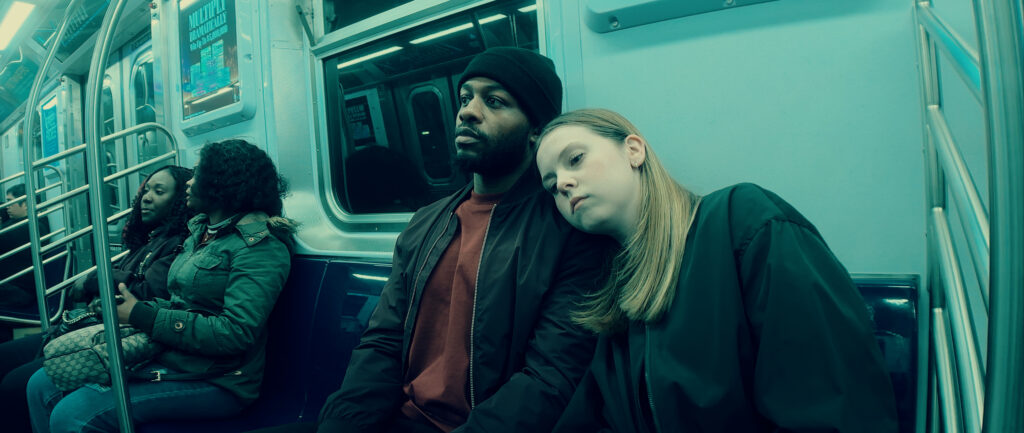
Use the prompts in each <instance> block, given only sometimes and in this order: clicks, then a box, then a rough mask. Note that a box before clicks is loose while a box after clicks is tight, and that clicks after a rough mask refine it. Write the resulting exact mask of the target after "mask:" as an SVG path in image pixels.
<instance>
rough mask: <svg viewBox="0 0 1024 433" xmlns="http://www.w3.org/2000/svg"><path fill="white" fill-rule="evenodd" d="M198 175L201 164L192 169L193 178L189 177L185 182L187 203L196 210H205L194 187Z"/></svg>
mask: <svg viewBox="0 0 1024 433" xmlns="http://www.w3.org/2000/svg"><path fill="white" fill-rule="evenodd" d="M198 175H199V164H196V167H195V168H193V169H192V178H191V179H189V180H188V182H185V205H186V206H188V207H189V209H192V210H194V211H196V212H203V209H201V207H202V204H201V203H200V201H199V197H197V196H196V195H195V190H194V189H193V187H194V186H195V182H196V176H198Z"/></svg>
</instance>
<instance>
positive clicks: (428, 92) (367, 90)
mask: <svg viewBox="0 0 1024 433" xmlns="http://www.w3.org/2000/svg"><path fill="white" fill-rule="evenodd" d="M328 1H329V0H328ZM339 3H341V2H339ZM354 3H355V4H354V5H353V6H352V7H353V8H356V7H363V6H359V4H360V3H368V2H354ZM383 3H388V2H382V4H383ZM390 3H394V4H404V3H406V2H390ZM348 6H349V5H348V2H346V6H345V7H348ZM385 9H386V8H383V7H378V8H376V12H375V13H379V12H380V11H383V10H385ZM535 16H536V3H535V1H511V2H509V1H506V2H499V4H498V5H494V4H489V5H485V6H482V7H479V8H475V9H471V10H468V11H465V12H462V13H459V14H455V15H452V16H449V17H445V18H443V19H439V20H436V21H433V22H430V23H427V24H425V25H422V26H419V27H416V28H413V29H410V30H407V31H403V32H400V33H397V34H395V35H392V36H389V37H387V38H383V39H380V40H377V41H374V42H372V43H370V44H366V45H363V46H361V47H357V48H355V49H352V50H349V51H347V52H343V53H340V54H339V55H337V56H334V57H332V58H328V59H326V61H325V62H324V67H325V79H326V80H328V82H336V83H337V85H336V86H327V89H328V92H327V100H328V119H329V124H328V132H329V134H328V136H329V140H330V143H331V157H332V159H333V161H335V165H337V166H339V167H341V168H343V169H341V170H333V175H334V178H333V179H332V180H333V184H334V186H335V190H336V191H337V192H338V194H339V196H338V199H339V202H340V203H341V204H342V206H343V207H344V208H345V210H346V211H347V212H350V213H378V212H410V211H413V210H415V209H416V208H418V207H419V206H422V205H424V204H426V203H429V202H431V201H434V200H436V199H438V198H440V197H443V196H445V195H448V194H450V193H452V192H454V191H455V190H457V189H459V188H461V187H462V186H464V185H465V184H466V183H467V182H468V180H469V177H468V176H467V175H466V174H465V173H461V172H460V171H459V170H457V169H456V168H455V167H453V166H452V161H453V159H454V158H453V155H454V144H453V143H454V141H453V140H454V138H453V137H452V134H453V129H454V124H455V120H454V119H455V113H456V110H457V107H456V105H457V104H456V101H457V92H456V89H455V85H456V84H457V83H458V78H459V75H460V74H461V72H462V71H463V70H464V69H465V67H466V65H467V64H468V63H469V60H470V59H471V58H472V57H473V56H474V55H476V54H478V53H480V52H482V51H484V50H485V49H487V48H489V47H495V46H518V47H522V48H527V49H534V50H536V49H537V48H538V42H537V39H538V38H537V20H536V18H535ZM353 22H354V21H353Z"/></svg>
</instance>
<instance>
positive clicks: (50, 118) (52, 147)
mask: <svg viewBox="0 0 1024 433" xmlns="http://www.w3.org/2000/svg"><path fill="white" fill-rule="evenodd" d="M39 127H40V130H41V132H40V134H41V136H42V137H41V141H42V145H43V158H46V157H48V156H51V155H56V154H57V153H58V152H60V136H59V134H58V129H57V97H56V96H54V97H52V98H50V100H49V101H47V102H46V103H45V104H43V108H42V109H41V110H40V113H39ZM53 165H57V166H59V165H60V161H59V160H58V161H54V162H53Z"/></svg>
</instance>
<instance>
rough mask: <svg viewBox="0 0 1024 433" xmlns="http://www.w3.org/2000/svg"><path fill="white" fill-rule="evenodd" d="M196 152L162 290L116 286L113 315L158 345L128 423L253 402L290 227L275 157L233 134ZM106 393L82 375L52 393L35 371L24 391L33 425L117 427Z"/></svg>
mask: <svg viewBox="0 0 1024 433" xmlns="http://www.w3.org/2000/svg"><path fill="white" fill-rule="evenodd" d="M199 158H200V161H199V164H198V165H197V166H196V169H195V173H194V177H193V178H192V180H191V181H189V183H188V184H189V189H188V205H189V207H191V208H192V209H195V210H196V211H199V212H201V213H200V214H199V215H197V216H196V217H195V218H193V219H192V221H190V222H189V230H190V231H191V235H190V236H189V237H188V238H187V239H186V240H185V242H184V244H183V245H182V252H181V253H180V254H179V255H178V256H177V258H176V259H175V260H174V263H173V264H171V268H170V270H169V272H168V287H167V288H168V291H169V292H170V295H171V297H170V300H155V301H143V302H139V301H137V299H136V298H135V296H134V295H133V294H132V293H131V292H129V291H128V290H127V289H126V288H125V287H124V286H121V294H122V296H124V298H125V301H124V302H123V303H121V304H120V305H119V306H118V308H117V313H118V318H119V319H120V321H121V323H130V324H132V325H133V326H135V327H136V328H139V329H141V330H143V331H144V332H146V333H147V334H149V335H150V337H152V339H153V340H155V341H156V342H159V343H161V344H163V345H164V346H165V347H166V348H167V350H165V351H164V352H163V353H162V354H161V355H160V356H158V357H157V359H156V360H155V361H154V362H153V363H151V364H150V365H149V366H147V367H145V368H144V370H145V371H159V372H160V376H161V377H162V378H163V379H165V380H162V381H159V382H148V381H145V382H144V381H139V382H130V383H129V395H130V396H131V405H132V416H133V418H134V420H135V421H136V422H142V423H144V422H150V421H157V420H166V419H175V420H183V419H186V420H187V419H204V418H219V417H226V416H230V415H233V414H235V413H238V412H239V411H241V410H242V409H243V408H244V407H245V406H246V405H248V404H249V403H251V402H252V401H254V400H255V399H256V397H257V396H258V394H259V387H260V383H261V381H262V378H263V367H264V357H265V348H266V340H267V335H266V323H267V318H268V316H269V315H270V312H271V310H272V309H273V308H274V303H275V302H276V301H277V296H278V294H279V293H280V292H281V289H282V288H283V287H284V283H285V280H286V279H287V277H288V271H289V268H290V260H291V234H292V232H293V231H294V227H293V224H292V223H291V222H290V221H289V220H287V219H285V218H282V217H281V211H282V202H281V198H282V197H283V195H284V193H285V191H286V185H285V182H284V181H283V179H281V178H280V176H278V174H277V170H276V168H275V167H274V164H273V162H272V161H271V160H270V158H269V157H268V156H267V155H266V153H264V152H263V151H262V150H260V149H259V148H257V147H256V146H253V145H252V144H249V143H247V142H245V141H242V140H227V141H223V142H219V143H212V144H208V145H206V146H204V147H203V149H202V151H201V152H200V155H199ZM175 375H179V376H178V377H181V376H180V375H188V376H192V377H196V376H198V377H202V378H204V379H203V380H187V381H186V380H173V378H174V377H175ZM167 379H171V380H167ZM110 392H111V391H110V389H109V388H107V387H103V386H95V385H86V386H84V387H82V388H80V389H78V390H75V391H73V392H71V393H68V394H67V395H62V394H61V392H60V391H59V390H57V388H56V387H55V386H54V385H53V383H52V381H50V379H49V377H47V376H46V374H45V372H44V371H42V370H40V371H38V372H36V374H35V375H33V376H32V378H31V379H30V381H29V389H28V395H29V409H30V412H31V415H32V416H31V420H32V424H33V428H34V430H35V431H36V432H37V433H43V432H81V431H116V430H117V429H118V423H117V413H116V406H115V403H114V399H113V398H112V396H111V395H109V394H110Z"/></svg>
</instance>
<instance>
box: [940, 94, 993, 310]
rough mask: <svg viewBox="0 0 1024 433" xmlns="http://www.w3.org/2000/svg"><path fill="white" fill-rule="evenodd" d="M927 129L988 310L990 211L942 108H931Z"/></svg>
mask: <svg viewBox="0 0 1024 433" xmlns="http://www.w3.org/2000/svg"><path fill="white" fill-rule="evenodd" d="M928 126H929V128H931V131H932V134H933V136H934V137H935V148H936V153H937V156H938V159H939V163H940V165H941V166H942V169H943V170H944V171H945V173H946V174H947V176H946V180H947V186H949V187H951V188H950V191H951V192H952V196H953V202H954V203H955V204H956V205H957V214H959V216H960V225H961V228H962V229H963V232H964V237H965V238H966V239H967V249H968V251H970V253H971V261H972V262H973V264H974V272H975V275H977V277H978V278H977V279H978V286H979V288H980V289H981V296H982V299H983V300H984V301H985V308H986V309H987V308H988V306H989V288H988V274H989V254H988V252H989V245H990V241H989V239H990V238H989V222H988V212H987V211H986V210H985V205H984V204H983V203H982V202H981V196H980V195H979V194H978V187H977V186H976V185H975V183H974V179H973V177H972V176H971V173H970V170H969V169H968V168H967V164H966V163H965V162H964V159H963V156H961V154H960V151H959V150H958V147H957V146H956V143H955V141H954V140H953V134H952V133H951V132H950V130H949V125H948V124H947V123H946V118H945V116H943V115H942V111H941V110H940V109H939V107H936V106H931V107H928Z"/></svg>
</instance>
